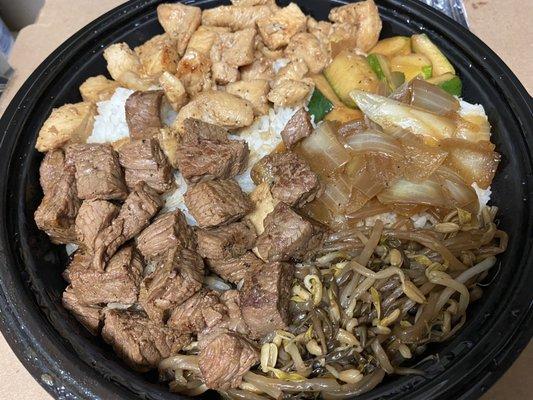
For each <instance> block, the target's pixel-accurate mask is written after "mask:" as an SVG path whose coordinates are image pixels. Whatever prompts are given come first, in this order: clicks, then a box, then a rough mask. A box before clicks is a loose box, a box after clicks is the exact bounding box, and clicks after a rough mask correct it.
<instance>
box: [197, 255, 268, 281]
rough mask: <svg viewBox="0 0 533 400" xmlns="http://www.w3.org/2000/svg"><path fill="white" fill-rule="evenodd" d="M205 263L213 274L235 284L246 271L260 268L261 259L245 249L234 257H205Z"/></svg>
mask: <svg viewBox="0 0 533 400" xmlns="http://www.w3.org/2000/svg"><path fill="white" fill-rule="evenodd" d="M206 263H207V266H208V267H209V269H210V270H211V271H213V272H214V273H215V274H217V275H218V276H220V277H221V278H222V279H224V280H226V281H228V282H231V283H235V284H237V283H239V282H240V281H241V280H242V279H243V278H244V276H245V275H246V273H247V272H248V271H252V270H254V269H256V268H260V267H261V265H263V261H262V260H261V259H259V258H258V257H257V256H256V255H255V254H254V253H252V252H251V251H247V252H246V253H244V254H243V255H242V256H239V257H236V258H226V259H222V260H217V259H207V260H206Z"/></svg>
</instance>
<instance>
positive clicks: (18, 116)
mask: <svg viewBox="0 0 533 400" xmlns="http://www.w3.org/2000/svg"><path fill="white" fill-rule="evenodd" d="M204 1H205V0H204ZM204 1H196V2H194V1H191V0H188V1H184V3H193V2H194V3H196V4H201V3H203V2H204ZM159 2H160V1H159V0H148V1H143V0H132V1H129V2H127V3H125V4H123V5H121V6H119V7H116V8H115V9H113V10H111V11H109V12H108V13H106V14H104V15H103V16H101V17H99V18H98V19H96V20H94V21H93V22H92V23H90V24H88V25H87V26H86V27H84V28H83V29H81V30H80V31H78V32H77V33H76V34H74V35H73V36H72V37H71V38H69V39H68V40H67V41H65V42H64V43H63V44H62V45H61V46H60V47H59V48H57V49H56V50H55V51H54V52H53V53H52V54H51V55H50V56H48V57H47V58H46V60H45V61H44V62H43V63H42V64H41V65H40V66H39V67H38V68H37V69H36V70H35V71H34V72H33V73H32V75H31V76H30V77H29V78H28V79H27V81H26V82H25V83H24V85H23V86H22V87H21V88H20V90H19V91H18V92H17V94H16V95H15V97H14V98H13V100H12V101H11V103H10V105H9V106H8V108H7V109H6V111H5V112H4V115H3V116H2V119H1V121H0V132H1V138H0V154H6V153H4V151H5V150H6V149H11V148H12V146H13V145H14V144H15V142H16V139H17V135H9V133H10V132H16V131H17V129H20V128H21V127H22V126H23V125H24V121H25V120H26V119H27V118H28V117H29V114H30V111H31V110H32V106H34V102H33V101H32V98H33V97H38V94H39V93H40V92H41V91H42V90H43V88H44V87H46V85H47V84H48V82H49V79H48V78H47V76H49V75H53V74H54V73H55V71H58V70H60V69H61V68H62V67H64V66H65V65H66V64H67V63H68V60H69V58H70V57H72V56H73V55H74V54H75V53H76V51H78V50H79V48H80V47H81V46H82V43H86V42H88V41H95V40H98V38H101V37H102V36H103V35H105V34H106V33H109V32H110V31H112V30H113V29H114V28H116V27H117V26H120V24H121V23H122V22H125V21H127V20H128V19H132V18H135V17H137V16H139V15H142V14H143V13H144V12H146V11H147V10H149V9H151V8H152V7H153V6H154V5H155V4H157V3H159ZM335 2H336V3H339V4H343V3H346V1H339V0H335ZM377 3H378V4H379V5H380V6H383V7H386V8H390V9H396V10H401V12H402V13H404V14H408V15H413V16H415V17H416V18H417V19H418V20H421V21H423V22H424V24H425V25H426V26H429V27H431V29H432V30H433V31H434V32H437V33H438V34H440V35H442V36H445V37H446V38H447V39H449V40H450V42H452V43H453V44H454V45H455V46H458V47H459V48H461V50H462V51H463V52H464V53H465V54H469V56H471V58H472V59H473V60H475V61H476V62H478V63H479V64H481V65H483V66H484V68H485V69H486V71H487V74H489V75H490V76H491V77H492V80H493V84H494V86H495V87H497V88H498V90H500V91H501V93H503V95H504V96H505V98H506V100H507V101H508V103H509V105H510V106H511V109H512V111H513V113H514V117H515V118H516V119H517V121H518V122H519V124H520V125H521V128H522V132H521V134H522V140H523V142H524V144H525V145H526V147H527V154H528V156H529V164H530V165H529V174H528V177H527V182H526V184H527V188H528V190H527V193H528V194H529V198H528V202H529V203H531V201H532V200H533V178H532V176H533V174H531V165H533V163H532V162H531V159H532V158H533V123H532V122H533V121H532V120H533V118H532V109H531V97H530V96H529V94H528V93H527V91H526V89H525V88H524V87H523V86H522V85H521V83H520V82H519V81H518V79H517V78H516V76H515V75H514V74H513V73H512V72H511V70H510V69H509V68H508V67H507V66H506V65H505V63H504V62H503V61H502V60H501V59H500V58H499V57H498V56H497V55H496V54H495V53H494V52H493V51H492V50H490V49H489V48H488V47H487V46H486V45H485V44H484V43H483V42H482V41H481V40H480V39H478V38H477V37H476V36H475V35H473V34H472V33H471V32H469V31H468V30H467V29H465V28H464V27H462V26H461V25H459V24H458V23H456V22H455V21H453V20H452V19H450V18H448V17H447V16H445V15H444V14H441V13H439V12H437V11H435V10H434V9H432V8H431V7H429V6H427V5H425V4H423V3H421V2H418V1H416V0H381V1H377ZM10 162H11V160H10V157H1V158H0V170H1V171H6V172H7V171H8V169H9V165H10ZM6 178H7V177H5V176H3V177H2V179H1V180H0V193H1V197H0V210H1V212H2V213H3V212H4V210H5V204H6V199H7V196H9V195H10V193H9V190H8V187H7V185H6V183H7V179H6ZM530 219H531V218H530ZM2 220H4V219H2ZM524 222H526V221H524ZM527 223H528V225H529V226H533V224H532V221H531V220H529V221H527ZM4 225H5V224H2V227H1V230H0V265H1V266H2V267H5V266H7V265H8V263H10V260H12V259H13V258H12V257H13V254H12V249H11V248H10V246H9V238H8V237H7V233H6V229H5V226H4ZM532 239H533V238H532V237H531V236H529V237H528V238H527V240H526V242H525V243H524V246H525V247H526V248H527V253H528V254H529V255H530V254H531V249H532V248H533V243H532ZM523 259H524V262H525V263H526V264H527V268H528V269H529V270H530V271H533V257H531V256H527V257H524V258H523ZM0 274H1V275H0V288H1V291H0V311H1V313H0V328H1V330H2V332H3V333H4V336H5V338H6V340H7V342H8V343H9V345H10V347H11V348H12V350H13V351H14V352H15V354H16V355H17V357H18V358H19V359H20V360H21V362H22V363H23V365H24V366H25V367H26V369H27V370H28V371H29V372H30V373H31V375H32V376H33V377H34V378H35V379H36V380H37V381H38V382H39V383H40V384H41V385H42V386H43V387H44V388H45V389H46V390H47V391H48V393H50V394H51V395H52V396H54V397H56V398H89V399H93V398H94V399H97V398H115V397H117V395H118V394H119V393H120V394H123V395H124V397H128V398H129V397H130V395H131V393H128V392H126V391H125V390H124V389H123V388H121V387H119V386H117V385H115V384H113V382H111V381H109V380H104V379H102V378H101V375H96V374H94V375H93V374H91V376H86V375H83V374H81V373H80V372H81V371H78V368H79V366H78V365H76V363H74V362H72V361H71V360H68V359H67V358H66V357H65V356H64V355H63V354H61V353H59V352H57V351H56V352H54V351H53V350H54V349H53V350H50V349H51V347H50V346H49V343H50V342H49V340H48V338H46V337H45V336H44V335H43V334H41V333H40V330H39V321H38V319H37V318H35V317H34V316H32V315H26V313H25V309H24V301H28V300H27V299H21V298H20V294H19V293H18V290H17V289H20V288H21V282H20V277H17V276H16V275H15V274H14V273H12V272H11V271H9V270H8V269H7V268H2V272H0ZM527 281H528V282H531V283H533V273H529V275H528V276H527ZM530 287H531V286H530ZM516 301H518V300H516ZM521 305H522V306H523V305H524V304H523V301H521ZM526 306H527V307H526V311H525V312H524V313H523V314H522V315H521V318H518V319H517V320H516V323H515V324H514V325H513V326H512V327H510V328H512V329H509V330H508V335H506V336H505V337H502V338H500V339H499V341H498V344H500V345H501V346H496V348H495V350H493V351H492V354H491V357H492V359H493V360H494V365H496V366H497V368H494V366H493V365H488V364H486V365H481V366H478V367H479V368H478V369H477V370H476V371H475V373H473V374H472V376H471V377H469V378H468V380H467V381H466V382H465V385H466V386H464V387H463V388H462V389H463V392H462V393H453V396H454V397H456V398H463V399H466V398H477V397H479V396H480V395H481V394H482V393H483V392H484V391H486V390H487V389H488V387H489V386H490V385H492V384H493V383H494V382H495V381H496V380H497V379H498V378H499V377H500V376H501V375H502V374H503V373H504V372H505V370H506V369H507V368H508V367H509V366H510V365H511V364H512V362H513V361H514V360H515V359H516V358H517V357H518V355H519V353H520V352H521V351H522V350H523V348H524V347H525V346H526V345H527V343H528V342H529V340H530V338H531V337H532V336H533V302H532V301H531V299H530V301H529V304H527V305H526ZM27 349H31V351H30V352H28V351H27ZM480 350H481V349H477V354H478V355H480V354H484V353H483V350H481V352H480ZM28 353H30V354H33V356H29V355H28ZM473 353H474V351H472V352H471V354H469V355H468V356H470V357H471V356H472V354H473ZM84 372H86V371H84ZM49 373H50V374H52V375H53V376H55V377H60V378H61V379H60V382H59V383H60V384H57V383H56V384H54V385H49V384H47V382H48V379H46V378H47V374H49ZM93 379H94V380H95V382H92V387H89V386H86V385H87V383H88V382H90V381H92V380H93ZM97 379H99V382H98V383H97V384H95V383H96V380H97ZM436 383H440V384H445V382H438V380H437V382H436ZM437 386H440V388H439V390H440V391H441V393H440V394H445V392H446V388H445V386H441V385H437ZM450 394H451V393H450ZM424 396H426V395H424V393H419V394H415V397H412V398H413V399H415V398H416V399H420V400H422V399H425V398H427V397H424ZM432 396H433V395H432ZM175 398H180V396H175ZM439 398H440V397H439ZM448 398H449V397H448Z"/></svg>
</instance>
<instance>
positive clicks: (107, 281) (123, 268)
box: [69, 247, 143, 304]
mask: <svg viewBox="0 0 533 400" xmlns="http://www.w3.org/2000/svg"><path fill="white" fill-rule="evenodd" d="M142 271H143V264H142V261H141V258H140V256H139V254H138V253H137V252H136V251H135V250H134V249H133V247H124V248H122V249H120V250H119V251H118V252H117V253H116V254H115V255H114V256H113V257H112V258H111V259H110V260H109V262H108V263H107V266H106V269H105V271H103V272H102V271H98V270H95V269H94V268H90V269H87V270H85V271H70V272H69V278H70V285H71V287H72V291H73V292H74V294H75V295H76V297H77V298H78V300H79V301H80V303H82V304H107V303H122V304H133V303H135V302H136V301H137V297H138V295H139V285H140V283H141V280H142Z"/></svg>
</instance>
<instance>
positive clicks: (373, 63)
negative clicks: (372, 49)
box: [367, 53, 405, 90]
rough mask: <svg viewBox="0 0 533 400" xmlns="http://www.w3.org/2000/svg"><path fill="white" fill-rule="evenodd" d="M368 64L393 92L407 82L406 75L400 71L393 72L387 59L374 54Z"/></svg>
mask: <svg viewBox="0 0 533 400" xmlns="http://www.w3.org/2000/svg"><path fill="white" fill-rule="evenodd" d="M367 59H368V64H369V65H370V68H372V71H374V73H375V74H376V75H377V77H378V79H379V80H381V81H383V82H385V83H386V84H387V85H388V86H389V87H390V88H391V90H395V89H396V88H397V87H399V86H400V85H402V84H403V83H404V81H405V75H404V74H403V73H402V72H399V71H391V69H390V63H389V60H388V59H387V57H385V56H383V55H381V54H375V53H372V54H370V55H369V56H368V57H367Z"/></svg>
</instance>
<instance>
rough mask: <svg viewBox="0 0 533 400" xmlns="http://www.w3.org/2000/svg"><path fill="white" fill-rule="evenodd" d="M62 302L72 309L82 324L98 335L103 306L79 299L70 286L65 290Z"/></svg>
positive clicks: (64, 305) (68, 308)
mask: <svg viewBox="0 0 533 400" xmlns="http://www.w3.org/2000/svg"><path fill="white" fill-rule="evenodd" d="M62 303H63V307H65V308H66V309H67V310H68V311H70V312H71V313H72V314H73V315H74V318H76V319H77V320H78V321H79V322H80V324H82V325H83V326H84V327H85V328H86V329H87V330H88V331H89V332H91V333H92V334H93V335H95V336H96V335H98V333H99V331H100V321H101V316H102V315H101V314H102V307H100V306H94V305H86V304H83V303H82V302H80V301H79V299H78V297H77V296H76V294H75V293H74V291H73V290H72V288H71V287H70V286H68V287H67V288H66V289H65V291H64V292H63V298H62Z"/></svg>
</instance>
